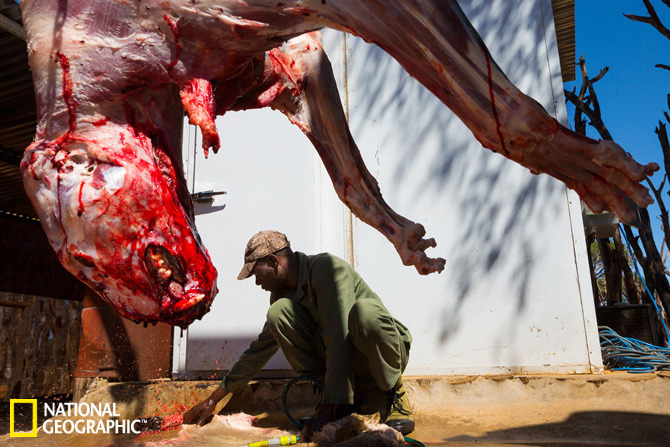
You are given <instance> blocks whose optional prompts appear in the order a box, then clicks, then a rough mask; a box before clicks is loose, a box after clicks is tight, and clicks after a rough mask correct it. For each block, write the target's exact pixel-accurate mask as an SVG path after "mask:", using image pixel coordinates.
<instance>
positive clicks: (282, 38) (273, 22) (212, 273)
mask: <svg viewBox="0 0 670 447" xmlns="http://www.w3.org/2000/svg"><path fill="white" fill-rule="evenodd" d="M21 8H22V12H23V23H24V26H25V28H26V32H27V41H28V52H29V56H30V64H31V69H32V72H33V79H34V84H35V90H36V99H37V110H38V125H37V133H36V137H35V142H34V143H33V144H31V145H30V146H29V147H28V149H27V150H26V153H25V156H24V158H23V161H22V162H21V170H22V172H23V176H24V185H25V188H26V192H27V193H28V196H29V197H30V199H31V201H32V202H33V204H34V206H35V208H36V210H37V212H38V215H39V217H40V220H41V223H42V225H43V227H44V229H45V231H46V233H47V235H48V237H49V241H50V243H51V245H52V246H53V248H54V250H55V251H56V253H57V254H58V256H59V259H60V261H61V262H62V263H63V265H64V266H65V267H66V268H67V269H68V270H69V271H70V272H72V273H73V274H74V275H76V276H77V277H78V278H80V279H81V280H82V281H85V282H86V283H87V284H88V285H89V286H91V287H92V288H93V289H95V290H96V291H97V292H98V293H99V294H100V295H101V296H102V297H103V298H104V299H105V300H106V301H107V302H108V303H110V304H111V305H113V306H114V307H115V308H116V309H117V310H118V311H119V312H120V313H121V314H122V315H124V316H126V317H128V318H132V319H134V320H136V321H159V320H161V321H166V322H168V323H171V324H175V325H179V326H182V327H185V326H187V325H188V324H189V323H190V322H192V321H193V320H194V319H195V318H200V317H202V316H203V315H204V314H205V313H206V312H207V310H208V309H209V306H210V304H211V302H212V300H213V298H214V296H215V294H216V291H217V290H216V276H217V273H216V270H215V269H214V267H213V265H212V262H211V259H210V257H209V255H208V253H207V250H206V249H205V248H204V247H203V246H202V244H201V242H200V238H199V236H198V234H197V232H196V230H195V226H194V219H193V206H192V203H191V201H190V197H189V194H188V190H187V188H186V181H185V178H184V175H183V172H182V166H181V157H180V150H181V132H182V119H183V114H184V111H185V112H186V114H187V115H188V116H189V119H190V121H191V122H192V123H195V124H197V125H198V126H199V127H200V128H201V129H202V132H203V136H204V138H203V144H204V146H205V149H209V148H212V149H213V150H215V151H216V149H217V148H218V146H219V137H218V134H217V130H216V125H215V123H214V119H215V116H216V115H217V114H218V115H221V114H224V113H225V112H226V111H227V110H242V109H248V108H257V107H271V108H273V109H276V110H279V111H281V112H282V113H284V114H285V115H286V116H287V117H288V118H289V120H290V121H291V122H292V123H293V124H295V125H297V126H298V127H299V128H300V129H301V130H302V131H303V132H304V133H305V135H306V136H307V137H308V138H309V139H310V141H311V142H312V143H313V145H314V146H315V148H316V150H317V151H318V153H319V155H320V156H321V158H322V160H323V162H324V165H325V167H326V169H327V171H328V173H329V175H330V177H331V179H332V181H333V185H334V187H335V190H336V192H337V194H338V196H339V197H340V199H341V200H342V201H343V202H344V203H345V204H346V205H347V206H348V207H349V208H350V209H351V210H352V211H353V213H354V214H355V215H356V216H358V217H359V218H360V219H361V220H362V221H364V222H366V223H368V224H369V225H371V226H373V227H374V228H376V229H377V230H379V231H380V232H381V233H382V234H383V235H384V236H385V237H386V238H387V239H388V240H389V241H390V242H391V243H392V244H393V245H394V247H395V248H396V250H397V251H398V253H399V255H400V258H401V260H402V262H403V263H404V264H405V265H413V266H414V267H415V268H416V269H417V271H418V272H419V273H421V274H429V273H432V272H439V271H441V270H442V269H443V268H444V263H445V261H444V259H442V258H430V257H429V256H427V254H426V252H425V250H426V249H427V248H429V247H435V245H436V242H435V240H434V239H432V238H424V235H425V230H424V228H423V226H422V225H420V224H418V223H415V222H412V221H410V220H408V219H406V218H405V217H403V216H401V215H399V214H397V213H396V212H394V211H393V210H392V209H391V208H390V207H389V206H388V205H387V204H386V202H385V201H384V199H383V198H382V195H381V192H380V191H379V187H378V185H377V182H376V180H375V179H374V177H373V176H372V175H371V174H370V173H369V171H368V170H367V169H366V167H365V165H364V163H363V160H362V158H361V155H360V153H359V150H358V148H357V146H356V143H355V142H354V139H353V137H352V136H351V133H350V131H349V128H348V125H347V121H346V118H345V115H344V112H343V110H342V105H341V104H340V99H339V94H338V92H337V88H336V86H335V80H334V77H333V74H332V69H331V67H330V63H329V61H328V59H327V57H326V55H325V53H324V52H323V48H322V46H321V42H320V37H319V35H318V33H316V32H314V31H315V30H318V29H320V28H323V27H331V28H334V29H337V30H341V31H345V32H349V33H353V34H355V35H358V36H360V37H362V38H363V39H365V40H366V41H368V42H371V43H375V44H377V45H379V46H380V47H381V48H382V49H384V50H385V51H387V52H388V53H389V54H390V55H391V56H393V57H394V58H395V59H396V60H397V61H398V62H399V63H400V64H401V65H402V66H403V67H404V68H405V69H406V70H407V71H408V72H409V73H410V74H411V75H412V76H413V77H415V78H416V79H417V80H419V81H420V82H421V83H422V84H423V85H424V86H425V87H426V88H428V89H429V90H430V91H431V92H432V93H433V94H434V95H435V96H437V97H438V98H439V99H440V100H441V101H442V102H444V104H445V105H447V106H448V107H449V108H451V109H452V110H453V111H454V112H455V113H456V114H457V115H458V116H459V117H460V119H461V120H463V122H464V123H465V124H466V125H467V126H468V128H469V129H470V130H471V131H472V133H473V135H474V136H475V137H476V138H477V140H478V141H480V142H481V143H482V145H483V146H484V147H487V148H489V149H491V150H493V151H495V152H498V153H500V154H502V155H504V156H506V157H508V158H509V159H511V160H513V161H515V162H517V163H520V164H521V165H523V166H525V167H527V168H528V169H530V170H531V172H533V173H546V174H549V175H552V176H554V177H555V178H557V179H559V180H561V181H563V182H564V183H565V184H566V185H567V186H569V187H571V188H573V189H575V190H576V191H577V192H578V193H579V194H580V196H581V198H582V200H584V201H585V202H586V204H587V205H588V206H589V207H591V209H593V210H594V211H603V210H612V211H614V212H616V213H617V215H619V217H620V218H621V219H622V220H623V221H629V220H631V219H632V218H633V216H634V214H633V212H632V210H631V209H630V207H629V206H628V204H627V203H626V201H625V199H624V196H623V195H624V194H625V195H628V196H629V197H631V198H632V199H633V200H634V201H636V202H637V203H638V204H640V205H642V206H645V205H648V204H650V203H652V200H651V197H650V195H649V193H648V191H647V189H646V188H645V187H644V186H642V185H640V182H641V181H642V180H643V179H644V178H645V177H646V176H647V175H650V174H652V173H653V172H654V171H655V170H657V169H658V166H656V165H655V164H654V163H650V164H647V165H640V164H638V163H637V162H636V161H635V160H633V159H631V158H630V157H629V156H628V155H627V154H626V153H625V152H624V151H623V150H622V149H621V148H620V147H619V146H618V145H616V143H613V142H603V141H594V140H591V139H588V138H585V137H582V136H579V135H577V134H575V133H574V132H572V131H570V130H569V129H566V128H564V127H563V126H561V125H560V124H559V123H558V122H557V121H556V120H555V119H553V118H552V117H550V116H549V115H548V114H547V113H546V112H545V111H544V110H543V109H542V107H541V106H540V105H539V104H538V103H537V102H535V101H534V100H533V99H531V98H529V97H528V96H526V95H524V94H523V93H521V92H520V91H519V90H518V89H517V88H516V87H515V86H514V85H512V84H511V83H510V81H509V80H508V79H507V78H506V77H505V75H504V73H503V72H502V71H501V70H500V68H499V67H498V66H497V64H496V63H495V61H494V60H493V59H492V58H491V56H490V54H489V52H488V50H487V49H486V47H485V46H484V44H483V42H482V40H481V38H480V37H479V36H478V34H477V32H476V31H475V30H474V28H473V27H472V25H471V24H470V23H469V21H468V19H467V18H466V17H465V15H464V14H463V12H462V10H461V9H460V7H459V6H458V3H457V2H456V1H441V0H440V1H438V0H403V1H400V0H380V1H371V0H368V1H361V0H339V1H337V2H335V1H326V2H324V1H322V0H301V1H298V0H285V1H282V2H276V1H270V0H254V1H249V2H240V1H237V0H199V1H197V2H187V1H164V0H142V1H141V2H140V1H124V2H110V1H107V0H22V2H21ZM214 86H216V89H215V88H214ZM157 247H160V248H157ZM157 265H158V266H159V267H158V268H157V267H156V266H157ZM161 269H163V270H161ZM168 271H169V273H168ZM175 272H179V274H177V275H175Z"/></svg>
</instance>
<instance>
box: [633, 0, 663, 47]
mask: <svg viewBox="0 0 670 447" xmlns="http://www.w3.org/2000/svg"><path fill="white" fill-rule="evenodd" d="M642 2H643V3H644V6H646V7H647V12H649V17H645V16H637V15H633V14H624V16H626V17H628V18H629V19H631V20H634V21H636V22H642V23H648V24H650V25H651V26H653V27H654V28H656V29H657V30H658V32H659V33H661V34H663V35H664V36H665V37H666V38H668V39H670V29H668V28H666V27H665V25H663V23H662V22H661V19H660V18H659V17H658V14H656V10H655V9H654V7H653V6H652V4H651V2H650V1H649V0H642ZM663 3H665V4H666V5H667V6H668V7H670V4H668V3H670V2H667V1H666V0H663Z"/></svg>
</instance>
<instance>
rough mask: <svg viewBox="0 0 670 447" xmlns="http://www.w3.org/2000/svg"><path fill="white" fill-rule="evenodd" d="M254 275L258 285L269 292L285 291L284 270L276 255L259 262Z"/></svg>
mask: <svg viewBox="0 0 670 447" xmlns="http://www.w3.org/2000/svg"><path fill="white" fill-rule="evenodd" d="M253 274H254V276H255V277H256V285H258V286H260V287H261V288H262V289H263V290H267V291H268V292H271V293H279V292H282V291H284V289H285V287H286V278H285V276H286V275H285V274H284V269H283V268H282V266H281V265H280V263H279V262H278V258H277V257H276V256H274V255H270V256H268V257H265V258H263V259H261V260H259V261H257V262H256V265H255V266H254V270H253Z"/></svg>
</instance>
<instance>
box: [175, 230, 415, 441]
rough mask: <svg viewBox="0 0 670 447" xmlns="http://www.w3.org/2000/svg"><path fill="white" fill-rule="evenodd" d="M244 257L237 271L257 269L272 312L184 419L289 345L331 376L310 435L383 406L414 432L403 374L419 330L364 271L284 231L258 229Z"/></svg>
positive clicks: (298, 362) (300, 368) (197, 416)
mask: <svg viewBox="0 0 670 447" xmlns="http://www.w3.org/2000/svg"><path fill="white" fill-rule="evenodd" d="M244 262H245V263H244V267H243V268H242V271H241V272H240V274H239V276H238V278H237V279H245V278H248V277H250V276H252V275H253V276H255V277H256V284H257V285H259V286H260V287H261V288H263V289H264V290H267V291H269V292H270V308H269V309H268V313H267V320H266V322H265V325H264V327H263V330H262V332H261V333H260V334H259V335H258V337H257V338H256V340H254V341H253V342H252V343H251V346H249V348H248V349H247V350H246V351H245V352H244V353H243V354H242V356H241V357H240V359H239V360H238V361H237V363H235V365H233V367H232V368H231V370H230V372H229V373H228V374H227V375H226V377H225V378H224V379H223V381H222V382H221V385H220V387H219V388H217V389H216V391H214V392H213V393H212V394H211V395H210V396H209V397H208V398H207V399H205V400H204V401H202V402H200V403H198V404H197V405H195V406H194V407H193V408H191V409H190V410H189V411H188V412H187V413H186V414H185V415H184V422H186V423H198V424H202V423H204V422H205V421H206V420H207V419H208V418H209V417H210V416H211V415H212V412H213V411H214V407H215V406H216V404H217V403H218V402H219V401H220V400H221V399H223V397H225V396H226V395H227V394H228V393H235V392H237V391H239V390H240V389H241V388H242V387H244V386H245V385H246V384H247V383H248V382H249V381H250V380H251V379H252V378H253V377H254V376H255V375H256V374H257V373H258V372H259V371H260V370H261V368H262V367H263V366H264V365H265V364H266V363H267V362H268V361H269V360H270V358H271V357H272V356H273V355H274V353H275V352H276V351H277V349H278V348H281V349H282V352H283V353H284V355H285V356H286V359H287V360H288V362H289V364H290V365H291V367H292V368H293V370H295V372H296V373H298V374H299V375H310V376H313V377H320V378H323V379H324V389H323V395H322V397H321V405H320V407H319V409H318V412H317V414H316V415H315V416H314V417H313V418H312V419H310V420H309V421H308V422H307V423H306V424H305V428H304V429H303V432H302V433H301V440H302V441H303V442H304V441H308V440H309V439H310V438H311V435H312V433H314V432H316V431H319V430H320V429H321V428H322V427H323V426H324V425H325V424H327V423H328V422H331V421H334V420H337V419H339V418H342V417H344V416H346V415H348V414H350V413H352V412H354V411H357V412H359V413H367V412H376V411H379V412H380V413H381V417H382V418H383V419H382V420H384V421H385V423H386V424H387V425H389V426H390V427H393V428H394V429H396V430H398V431H399V432H401V433H403V434H408V433H410V432H412V431H413V430H414V416H413V415H412V412H411V410H410V404H409V398H408V397H407V394H406V392H405V388H404V387H403V383H402V377H401V375H402V373H403V371H404V370H405V367H406V366H407V361H408V357H409V349H410V344H411V342H412V336H411V335H410V333H409V330H408V329H407V328H406V327H405V326H404V325H403V324H402V323H400V322H399V321H397V320H396V319H394V318H393V317H392V316H391V315H390V314H389V312H388V310H386V308H385V307H384V304H383V303H382V301H381V299H379V297H378V296H377V295H376V294H375V293H374V292H373V291H372V290H371V289H370V288H369V287H368V285H367V284H366V283H365V282H364V281H363V279H362V278H361V277H360V276H359V275H358V273H356V272H355V271H354V270H353V269H352V268H351V266H350V265H349V264H347V263H346V262H345V261H343V260H342V259H340V258H338V257H336V256H333V255H331V254H329V253H321V254H317V255H313V256H307V255H305V254H303V253H300V252H297V251H296V252H294V251H292V250H291V246H290V243H289V241H288V240H287V239H286V236H285V235H284V234H282V233H280V232H278V231H261V232H259V233H257V234H256V235H254V236H253V237H252V238H251V240H249V243H248V244H247V248H246V252H245V255H244ZM371 390H372V392H370V391H371ZM375 391H376V392H375ZM371 396H372V397H371Z"/></svg>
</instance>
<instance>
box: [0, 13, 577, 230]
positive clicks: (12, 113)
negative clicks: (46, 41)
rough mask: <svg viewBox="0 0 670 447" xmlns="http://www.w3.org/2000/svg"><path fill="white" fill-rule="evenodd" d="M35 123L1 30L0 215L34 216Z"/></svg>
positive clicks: (20, 45) (569, 63)
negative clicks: (31, 156)
mask: <svg viewBox="0 0 670 447" xmlns="http://www.w3.org/2000/svg"><path fill="white" fill-rule="evenodd" d="M552 7H553V11H554V18H555V22H556V35H557V38H558V49H559V53H560V59H561V71H562V73H563V81H564V82H567V81H571V80H574V79H575V2H574V0H552ZM0 14H3V15H4V16H5V17H8V18H10V19H11V20H13V21H14V22H16V23H18V24H20V23H21V14H20V10H19V7H18V5H17V4H16V3H15V2H14V1H13V0H0ZM35 126H36V112H35V95H34V90H33V83H32V75H31V73H30V69H29V67H28V56H27V52H26V43H25V42H24V41H23V40H22V39H20V38H18V37H16V36H14V35H12V34H10V33H9V32H7V31H5V30H4V29H0V215H7V214H10V215H14V216H27V217H30V218H36V217H37V216H36V213H35V210H34V209H33V207H32V205H31V204H30V201H29V200H28V197H27V196H26V194H25V192H24V191H23V182H22V180H21V174H20V172H19V161H20V159H21V156H22V154H23V151H24V150H25V148H26V147H27V146H28V145H29V144H30V143H31V142H32V139H33V136H34V133H35Z"/></svg>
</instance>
